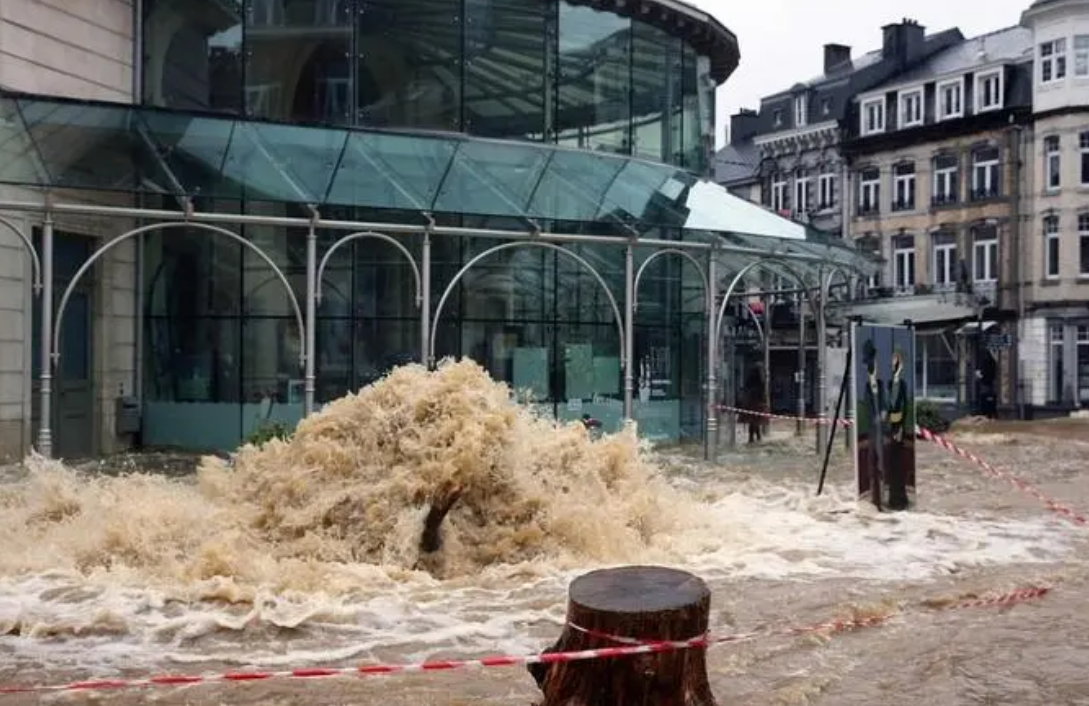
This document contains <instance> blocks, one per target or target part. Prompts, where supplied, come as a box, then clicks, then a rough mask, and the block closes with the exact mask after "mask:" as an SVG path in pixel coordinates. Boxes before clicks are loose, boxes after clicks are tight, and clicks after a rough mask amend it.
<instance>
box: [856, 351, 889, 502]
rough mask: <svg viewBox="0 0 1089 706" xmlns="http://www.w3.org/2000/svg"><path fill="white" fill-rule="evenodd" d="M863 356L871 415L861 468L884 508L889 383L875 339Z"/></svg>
mask: <svg viewBox="0 0 1089 706" xmlns="http://www.w3.org/2000/svg"><path fill="white" fill-rule="evenodd" d="M862 360H863V362H864V363H865V364H866V386H865V388H864V389H863V391H862V404H863V406H864V407H863V408H864V410H865V411H866V414H867V416H868V418H869V430H868V433H867V438H866V442H867V443H866V444H865V448H862V449H860V454H861V457H860V458H861V460H863V461H864V462H865V466H868V468H861V469H859V470H860V472H863V473H865V472H866V471H869V473H868V474H867V475H868V476H869V480H870V498H871V500H872V501H873V504H874V506H875V507H877V509H879V510H880V509H881V504H882V503H881V495H882V492H881V483H882V480H883V479H884V476H885V472H884V471H885V468H884V466H885V458H884V457H885V409H886V404H885V386H884V384H883V383H882V381H881V377H880V374H879V372H878V370H877V348H876V347H875V346H874V344H873V341H871V340H867V341H866V342H865V343H864V344H863V345H862Z"/></svg>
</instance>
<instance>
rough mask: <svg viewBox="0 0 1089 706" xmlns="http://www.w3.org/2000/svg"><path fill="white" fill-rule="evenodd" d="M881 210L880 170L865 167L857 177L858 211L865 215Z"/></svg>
mask: <svg viewBox="0 0 1089 706" xmlns="http://www.w3.org/2000/svg"><path fill="white" fill-rule="evenodd" d="M880 210H881V171H880V170H879V169H877V168H870V169H865V170H863V171H862V173H861V174H859V177H858V213H859V215H866V214H870V213H878V212H880Z"/></svg>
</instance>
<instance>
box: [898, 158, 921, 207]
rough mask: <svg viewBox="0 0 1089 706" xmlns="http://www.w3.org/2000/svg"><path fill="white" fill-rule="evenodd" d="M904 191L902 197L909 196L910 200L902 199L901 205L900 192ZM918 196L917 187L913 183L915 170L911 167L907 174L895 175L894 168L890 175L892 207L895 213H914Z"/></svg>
mask: <svg viewBox="0 0 1089 706" xmlns="http://www.w3.org/2000/svg"><path fill="white" fill-rule="evenodd" d="M901 188H902V189H903V191H904V196H905V197H906V196H908V195H909V194H910V196H911V200H910V201H908V199H906V198H905V199H903V204H902V205H901V199H900V190H901ZM918 200H919V194H918V189H917V185H916V182H915V169H914V165H912V170H911V172H910V173H909V174H897V173H896V167H893V173H892V205H893V207H894V208H895V209H896V210H897V211H914V210H915V207H916V205H918Z"/></svg>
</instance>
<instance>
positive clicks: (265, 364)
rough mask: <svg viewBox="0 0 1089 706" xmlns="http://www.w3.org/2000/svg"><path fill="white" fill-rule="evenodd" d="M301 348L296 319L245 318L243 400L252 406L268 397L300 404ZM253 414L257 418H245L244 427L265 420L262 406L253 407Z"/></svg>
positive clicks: (243, 320)
mask: <svg viewBox="0 0 1089 706" xmlns="http://www.w3.org/2000/svg"><path fill="white" fill-rule="evenodd" d="M301 351H302V345H301V339H300V338H299V327H298V324H296V323H295V319H294V318H287V317H268V318H254V317H248V318H244V319H242V401H243V402H247V403H249V404H251V405H255V404H256V405H260V404H262V402H263V401H264V400H269V401H271V402H272V404H274V405H275V404H291V405H300V404H301V403H302V402H303V379H302V378H303V371H302V368H301V367H300V366H299V353H300V352H301ZM265 404H267V403H265ZM244 411H245V410H244ZM271 411H272V410H271V409H268V410H266V412H265V413H266V414H267V413H268V412H271ZM252 414H253V416H254V417H256V418H254V419H243V420H242V423H243V427H244V428H253V427H254V426H256V423H259V422H260V421H263V420H262V419H261V418H260V416H259V415H260V414H261V412H260V411H259V409H255V410H252ZM266 418H268V417H266ZM255 422H256V423H255Z"/></svg>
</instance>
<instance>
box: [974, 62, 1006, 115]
mask: <svg viewBox="0 0 1089 706" xmlns="http://www.w3.org/2000/svg"><path fill="white" fill-rule="evenodd" d="M1003 88H1004V87H1003V85H1002V69H998V70H996V71H988V72H986V73H982V74H979V75H977V76H976V112H977V113H983V112H985V111H988V110H998V109H999V108H1001V107H1002V104H1003V102H1004V101H1003V97H1002V93H1003V90H1002V89H1003Z"/></svg>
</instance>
